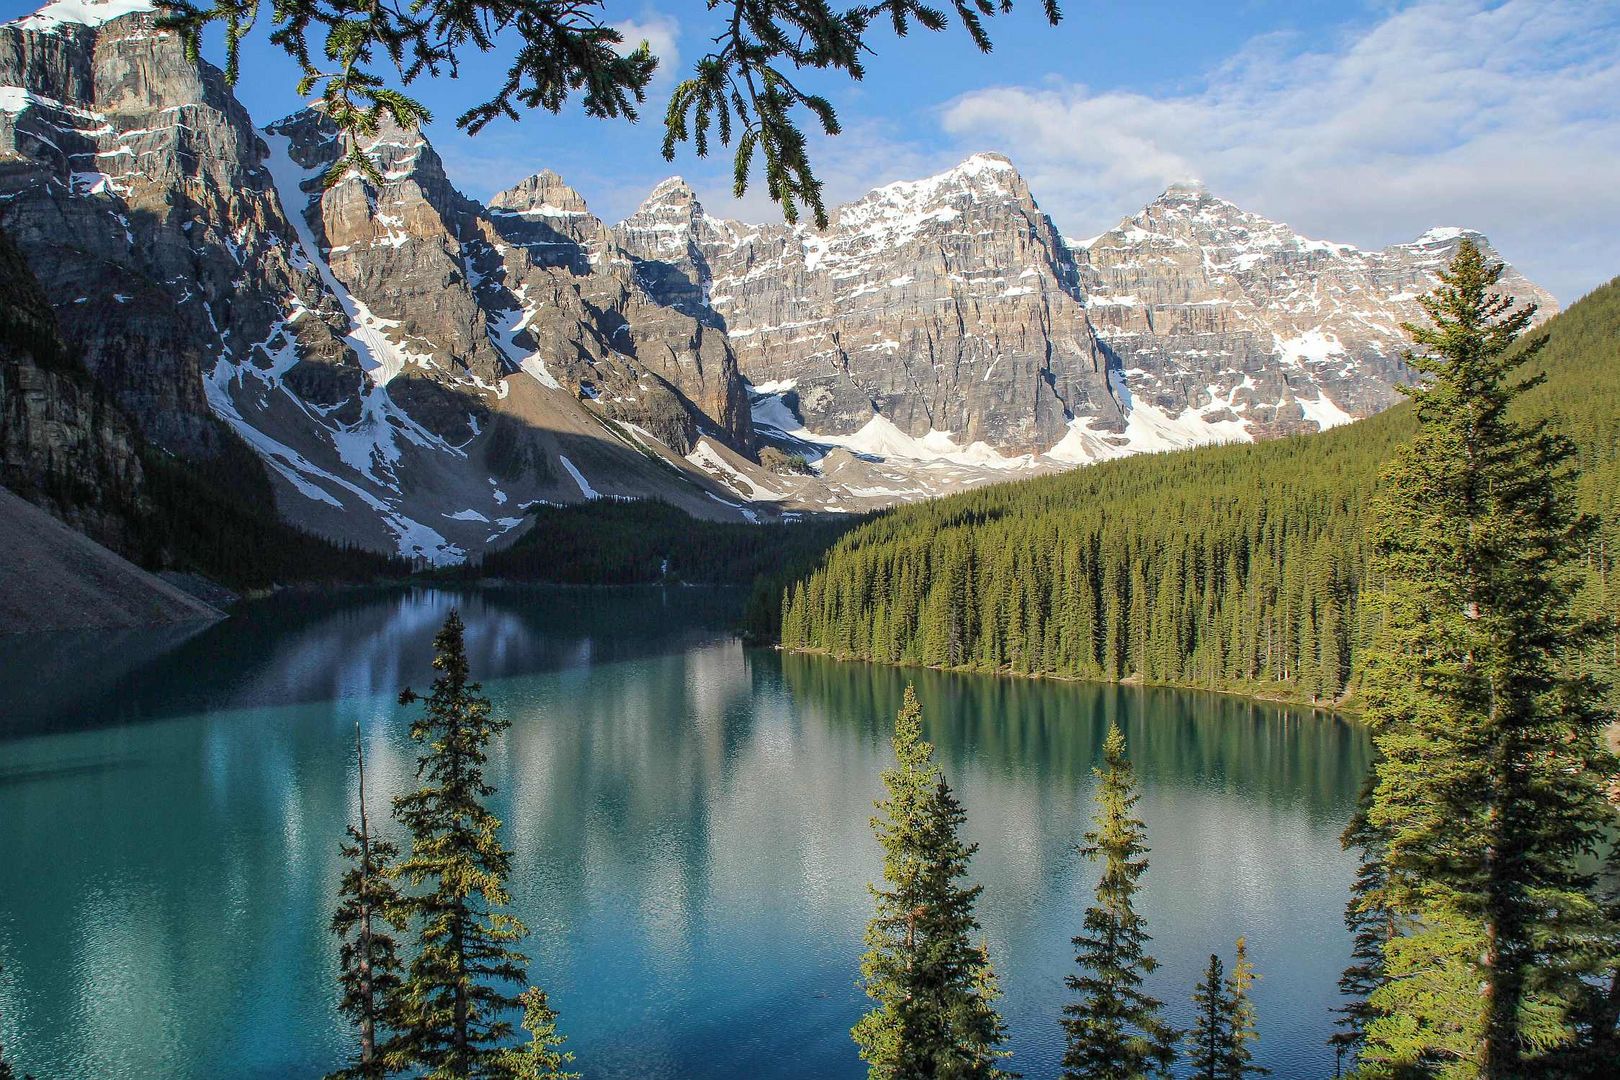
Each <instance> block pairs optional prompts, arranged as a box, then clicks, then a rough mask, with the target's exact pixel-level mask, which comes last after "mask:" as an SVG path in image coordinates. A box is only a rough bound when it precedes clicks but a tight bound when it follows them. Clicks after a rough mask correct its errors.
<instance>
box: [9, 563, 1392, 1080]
mask: <svg viewBox="0 0 1620 1080" xmlns="http://www.w3.org/2000/svg"><path fill="white" fill-rule="evenodd" d="M740 601H741V598H740V596H738V595H737V594H735V593H726V592H710V591H706V590H697V589H671V590H651V589H648V590H624V591H617V590H583V589H579V590H565V589H556V590H543V589H534V590H516V589H514V590H500V591H483V592H469V593H454V592H444V591H434V590H421V591H415V592H409V593H401V592H391V593H377V594H355V593H348V594H340V595H335V596H330V597H322V598H307V597H306V598H278V599H275V600H272V601H265V602H260V603H256V604H252V605H249V606H248V607H247V608H246V609H245V610H243V611H242V612H241V613H240V614H239V615H237V616H236V617H233V618H231V619H229V620H227V621H225V622H222V623H219V624H216V625H213V626H207V627H203V628H201V629H198V628H191V629H187V630H165V631H148V632H142V633H137V634H122V635H107V634H99V635H97V634H86V635H68V636H52V637H29V638H25V637H18V638H0V964H3V965H4V968H5V972H4V975H0V1042H3V1043H4V1045H5V1047H6V1049H7V1053H8V1055H9V1056H10V1057H11V1058H12V1059H13V1060H14V1061H15V1063H16V1064H17V1065H18V1066H20V1068H19V1070H18V1071H19V1075H20V1074H21V1073H22V1072H23V1071H24V1070H26V1071H30V1072H33V1073H34V1074H36V1075H37V1076H38V1077H39V1080H153V1078H164V1080H226V1078H230V1080H247V1078H277V1080H280V1078H284V1077H310V1078H314V1077H319V1076H321V1075H323V1074H324V1073H326V1072H327V1071H329V1070H331V1069H333V1068H336V1067H337V1066H338V1065H339V1064H340V1061H341V1059H342V1056H343V1054H344V1053H345V1051H346V1047H347V1040H348V1037H349V1035H348V1031H347V1029H346V1028H345V1027H344V1025H343V1023H342V1020H341V1018H340V1016H339V1014H338V1012H337V1009H336V1003H337V991H336V985H335V974H336V970H337V944H338V943H337V940H336V939H335V938H334V937H333V936H332V935H331V934H330V933H329V932H328V929H327V926H328V921H329V919H330V913H331V909H332V906H333V901H334V897H335V895H336V890H337V882H338V878H339V875H340V874H341V872H342V869H343V865H342V861H341V859H340V857H339V855H338V844H339V841H340V839H341V838H342V835H343V830H344V827H345V825H346V824H347V823H348V822H349V821H350V820H351V819H353V818H354V816H355V813H356V803H355V794H354V792H355V765H354V748H353V740H354V731H355V725H356V723H358V724H359V725H360V728H361V730H362V732H363V739H364V742H365V747H366V752H367V766H368V783H369V785H370V791H369V792H368V794H369V795H370V796H371V811H372V815H373V819H374V820H378V819H381V820H384V821H386V813H385V809H386V806H387V802H386V800H387V799H388V797H389V796H391V795H394V794H397V793H399V792H401V791H404V790H407V789H408V788H409V787H410V786H411V784H412V782H413V779H414V776H413V773H414V762H415V747H414V745H413V744H412V743H411V742H410V740H409V738H408V736H407V727H408V723H409V716H410V715H411V710H408V709H405V708H401V707H400V706H398V705H397V704H396V703H395V701H396V696H397V694H398V692H399V690H400V688H401V687H403V686H406V685H412V686H416V687H418V688H425V686H426V684H427V683H428V682H429V681H430V679H431V669H430V667H429V661H430V660H431V639H432V635H433V633H434V631H435V630H436V629H437V627H438V625H439V623H440V622H442V620H443V619H444V617H445V615H446V614H447V613H448V612H449V611H450V610H451V608H453V607H459V608H460V610H461V612H462V615H463V617H464V618H465V619H466V621H467V624H468V646H469V653H470V655H471V658H472V662H473V666H474V671H475V672H476V673H477V674H478V675H479V676H480V677H482V679H483V681H484V684H485V689H486V692H487V694H488V695H489V696H490V697H491V698H492V699H493V701H494V703H495V707H496V708H497V709H498V710H500V711H502V712H503V713H504V714H505V715H506V716H508V717H509V718H510V719H511V721H512V726H511V729H510V730H509V731H507V732H506V733H505V735H504V736H503V737H502V738H501V739H500V740H499V741H498V743H497V744H496V745H495V746H494V747H493V749H492V754H491V761H490V768H489V779H490V780H491V782H492V783H494V784H495V785H496V786H497V787H498V789H499V791H498V793H497V794H496V795H495V797H494V799H493V802H494V806H495V810H496V812H497V813H498V814H499V816H500V817H501V818H502V820H503V821H504V822H505V830H504V837H505V841H506V843H507V845H508V846H509V847H511V848H512V849H513V850H514V852H515V857H514V874H513V880H512V882H511V891H512V893H513V896H514V905H513V909H514V911H515V912H516V913H517V914H518V915H520V916H521V917H522V918H523V919H524V920H525V921H526V922H527V923H528V925H529V927H530V929H531V930H532V932H533V934H532V937H531V938H530V939H529V941H528V943H527V948H526V951H527V952H528V953H529V955H530V957H531V967H530V978H531V981H533V982H535V983H536V984H538V985H541V986H544V987H546V988H547V989H548V990H549V991H550V993H551V999H552V1003H553V1005H554V1006H555V1007H557V1008H558V1010H559V1011H560V1012H561V1025H562V1028H563V1030H564V1031H565V1032H566V1033H567V1034H568V1035H569V1037H570V1041H569V1046H570V1048H571V1049H573V1050H574V1051H575V1052H576V1053H577V1055H578V1060H577V1062H576V1065H577V1067H578V1068H579V1069H580V1070H581V1071H582V1072H584V1074H585V1075H586V1077H587V1078H588V1080H610V1078H611V1080H620V1078H622V1080H632V1078H633V1080H675V1078H681V1080H687V1078H694V1080H697V1078H715V1080H753V1078H765V1077H784V1078H789V1077H790V1078H806V1080H808V1078H833V1080H846V1078H847V1080H856V1078H859V1077H862V1076H864V1075H865V1071H864V1067H863V1065H862V1063H861V1061H860V1060H859V1058H858V1057H857V1056H856V1052H855V1048H854V1046H853V1044H852V1043H851V1042H850V1039H849V1034H848V1033H849V1028H850V1025H851V1024H853V1023H854V1022H855V1020H856V1019H857V1018H858V1017H859V1016H860V1015H861V1013H862V1012H863V1011H864V1007H865V1003H866V999H865V998H864V996H863V995H862V994H861V992H860V991H859V989H858V988H857V987H856V984H855V980H856V976H857V963H858V958H859V955H860V952H861V932H862V929H863V926H864V923H865V920H866V918H867V915H868V914H869V910H870V901H869V898H868V894H867V882H869V881H871V880H872V879H873V878H874V876H875V875H876V874H877V873H878V866H879V861H878V851H877V845H876V842H875V841H874V840H873V838H872V835H871V832H870V829H869V827H868V819H869V817H870V815H871V813H872V801H873V799H874V798H876V797H877V795H878V794H879V787H880V785H879V781H878V773H879V771H880V770H881V769H882V768H883V767H884V765H885V763H886V761H887V760H888V755H889V747H888V741H887V739H888V733H889V727H890V725H891V724H892V721H893V717H894V713H895V711H896V710H897V709H898V707H899V704H900V696H901V693H902V691H903V689H904V687H905V684H906V682H907V681H908V680H914V681H915V682H916V685H917V692H918V696H919V698H920V699H921V701H922V704H923V708H924V710H925V714H926V725H925V730H926V734H927V736H928V738H929V739H930V740H932V741H933V742H934V743H935V744H936V745H937V746H938V748H939V751H938V756H939V759H940V760H941V762H942V764H943V765H944V767H945V770H946V773H947V775H948V778H949V779H950V781H951V783H952V785H953V786H954V787H955V788H956V790H957V792H958V794H959V796H960V797H961V799H962V801H963V803H964V805H965V807H966V809H967V812H968V815H969V823H968V830H967V831H968V834H969V838H970V839H972V840H974V841H976V842H977V843H978V844H979V852H978V855H977V856H976V857H975V860H974V863H973V870H974V877H975V878H976V880H978V881H979V882H981V883H983V885H984V894H983V896H982V898H981V901H980V907H979V915H980V921H981V922H982V923H983V925H984V932H985V936H986V938H987V940H988V942H989V947H990V952H991V956H992V959H993V961H994V962H995V964H996V967H997V970H998V972H999V973H1000V976H1001V983H1002V987H1003V989H1004V990H1005V997H1004V999H1003V1000H1002V1002H1001V1005H1002V1008H1003V1012H1004V1014H1005V1015H1006V1017H1007V1019H1008V1022H1009V1027H1010V1031H1011V1037H1012V1038H1011V1046H1012V1049H1013V1050H1014V1057H1013V1058H1012V1060H1011V1062H1010V1066H1011V1067H1012V1068H1014V1069H1016V1070H1017V1071H1019V1072H1021V1073H1023V1074H1024V1076H1025V1077H1028V1078H1031V1080H1036V1078H1045V1077H1054V1076H1056V1075H1057V1073H1058V1071H1059V1069H1058V1061H1059V1058H1060V1056H1061V1054H1062V1033H1061V1031H1060V1030H1059V1028H1058V1017H1059V1014H1060V1011H1061V1009H1062V1006H1063V1004H1064V1002H1065V1000H1066V992H1065V990H1064V988H1063V978H1064V976H1065V975H1066V974H1067V973H1068V972H1069V970H1070V969H1071V967H1072V964H1073V959H1072V950H1071V947H1070V944H1069V939H1070V938H1071V937H1072V936H1073V935H1074V933H1075V932H1076V930H1077V929H1078V928H1079V925H1080V919H1081V914H1082V912H1083V910H1084V908H1085V905H1086V904H1087V902H1088V900H1089V898H1090V890H1091V887H1092V885H1093V883H1094V881H1095V870H1094V868H1093V867H1091V866H1090V865H1089V864H1087V863H1086V862H1085V861H1084V860H1082V859H1080V858H1079V857H1078V856H1077V855H1076V853H1075V851H1074V845H1075V844H1076V843H1077V842H1078V841H1079V839H1080V836H1081V833H1082V832H1083V831H1084V830H1085V829H1086V827H1087V824H1088V820H1089V815H1090V813H1091V796H1092V789H1093V779H1092V775H1091V768H1092V766H1093V765H1094V764H1096V763H1097V761H1098V760H1099V759H1100V756H1101V748H1102V741H1103V736H1104V734H1105V732H1106V730H1107V727H1108V724H1109V722H1110V721H1117V722H1118V723H1119V724H1120V725H1121V727H1122V728H1123V729H1124V731H1125V734H1126V737H1127V740H1128V743H1129V750H1130V754H1131V757H1132V759H1133V760H1134V761H1135V763H1136V766H1137V770H1138V773H1139V776H1140V778H1141V783H1142V799H1141V803H1140V804H1139V807H1138V809H1139V812H1140V814H1141V816H1142V817H1143V818H1144V819H1145V820H1146V821H1147V825H1148V835H1149V843H1150V845H1151V848H1152V853H1151V856H1150V858H1151V862H1152V866H1151V869H1150V870H1149V872H1148V875H1147V877H1146V879H1145V883H1146V884H1145V890H1144V893H1143V895H1142V897H1141V903H1140V910H1142V912H1143V913H1144V914H1145V915H1146V916H1147V919H1148V926H1149V929H1150V931H1151V933H1152V934H1153V944H1152V951H1153V952H1154V954H1155V955H1156V956H1157V957H1158V959H1159V960H1160V962H1161V966H1160V968H1159V970H1158V971H1157V972H1156V973H1155V974H1154V975H1153V977H1152V979H1151V982H1150V989H1151V990H1152V991H1153V992H1154V993H1156V994H1157V996H1159V997H1160V998H1162V999H1163V1000H1164V1001H1165V1002H1166V1004H1167V1009H1168V1012H1169V1015H1170V1018H1171V1019H1172V1021H1174V1022H1176V1023H1178V1024H1180V1025H1181V1026H1186V1025H1187V1024H1188V1023H1189V1022H1190V1013H1191V1007H1190V1003H1189V1001H1188V995H1189V994H1190V992H1191V990H1192V987H1193V984H1194V983H1195V982H1196V980H1197V978H1198V977H1199V974H1200V972H1201V970H1202V968H1203V966H1204V964H1205V963H1206V962H1207V960H1208V957H1209V954H1210V953H1211V952H1216V951H1218V952H1220V953H1221V954H1222V955H1223V956H1224V957H1226V958H1228V960H1229V958H1230V955H1231V950H1232V942H1233V939H1234V938H1236V937H1237V936H1238V935H1240V934H1244V935H1247V936H1248V939H1249V943H1250V952H1251V955H1252V957H1253V958H1254V960H1255V962H1256V964H1257V965H1258V968H1259V972H1260V974H1261V976H1262V978H1261V981H1260V983H1259V985H1258V987H1257V989H1256V993H1255V999H1256V1005H1257V1007H1258V1010H1259V1019H1260V1030H1261V1044H1260V1048H1259V1055H1258V1056H1259V1059H1260V1062H1261V1063H1262V1064H1264V1065H1266V1066H1268V1067H1270V1068H1271V1070H1272V1074H1273V1076H1274V1077H1276V1078H1278V1080H1290V1078H1295V1077H1300V1078H1314V1077H1329V1076H1332V1075H1333V1067H1334V1060H1333V1054H1332V1052H1331V1051H1330V1050H1329V1049H1328V1048H1327V1046H1326V1045H1325V1040H1326V1038H1327V1036H1328V1035H1329V1034H1330V1032H1331V1031H1332V1015H1331V1013H1330V1010H1331V1009H1332V1007H1333V1006H1334V1005H1335V1004H1336V1003H1337V1001H1338V998H1337V992H1336V986H1335V982H1336V979H1337V977H1338V973H1339V970H1340V969H1341V968H1342V967H1343V966H1344V964H1345V962H1346V960H1347V959H1348V955H1349V939H1348V936H1347V934H1346V932H1345V930H1344V927H1343V923H1342V909H1343V904H1344V900H1345V897H1346V894H1347V890H1348V886H1349V882H1350V879H1351V876H1352V873H1353V869H1354V866H1353V860H1352V859H1351V858H1350V857H1349V856H1348V855H1346V854H1345V853H1344V852H1343V851H1341V849H1340V846H1339V834H1340V832H1341V831H1342V830H1343V828H1344V825H1345V823H1346V821H1347V820H1348V818H1349V816H1350V814H1351V811H1352V809H1353V807H1354V803H1355V798H1356V793H1357V790H1358V788H1359V785H1360V783H1361V779H1362V777H1363V775H1364V774H1365V771H1366V769H1367V766H1368V762H1369V759H1370V756H1371V749H1370V745H1369V740H1368V738H1367V735H1366V733H1365V732H1364V731H1363V730H1362V729H1361V728H1360V727H1359V726H1357V725H1356V724H1354V723H1351V722H1347V721H1344V720H1341V719H1337V718H1334V717H1331V716H1327V715H1323V714H1320V713H1315V712H1312V711H1311V710H1308V709H1290V708H1286V707H1280V706H1273V705H1268V704H1262V703H1256V702H1249V701H1244V700H1241V699H1237V698H1232V697H1222V696H1217V695H1210V694H1199V693H1190V692H1180V691H1170V690H1156V689H1144V688H1140V687H1118V686H1093V685H1081V684H1064V683H1040V682H1030V681H1023V680H1012V679H995V678H989V677H977V676H953V675H941V674H938V673H933V672H926V671H923V672H918V671H900V670H891V669H886V668H878V667H870V666H866V665H857V664H841V663H836V662H832V661H826V660H821V659H816V658H808V657H798V656H782V655H780V654H778V653H776V652H774V651H770V650H759V649H749V648H745V647H744V646H743V645H742V644H741V643H739V642H738V641H737V640H736V639H735V638H734V637H733V636H732V635H731V633H730V632H729V629H728V628H729V627H730V626H731V625H732V623H733V621H734V619H735V616H736V609H737V608H738V606H739V605H740Z"/></svg>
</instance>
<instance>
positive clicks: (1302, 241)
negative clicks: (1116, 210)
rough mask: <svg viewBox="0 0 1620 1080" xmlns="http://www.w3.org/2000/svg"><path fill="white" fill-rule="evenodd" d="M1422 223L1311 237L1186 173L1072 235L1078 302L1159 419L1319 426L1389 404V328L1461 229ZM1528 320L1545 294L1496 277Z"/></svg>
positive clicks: (1251, 428) (1414, 310)
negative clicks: (1373, 243) (1413, 235)
mask: <svg viewBox="0 0 1620 1080" xmlns="http://www.w3.org/2000/svg"><path fill="white" fill-rule="evenodd" d="M1465 235H1466V236H1471V237H1472V238H1473V239H1474V240H1475V241H1476V242H1477V243H1480V244H1481V245H1482V246H1484V247H1485V249H1486V251H1487V253H1489V254H1492V255H1494V252H1491V249H1490V247H1489V245H1488V244H1487V243H1486V242H1485V238H1484V237H1482V236H1480V235H1479V234H1478V233H1467V232H1465V231H1464V230H1461V229H1435V230H1431V231H1430V232H1428V233H1426V234H1424V235H1423V236H1422V237H1420V238H1418V239H1417V240H1416V241H1414V242H1412V243H1410V244H1398V245H1395V246H1393V247H1389V248H1386V249H1384V250H1383V251H1372V252H1369V251H1361V250H1359V249H1357V248H1355V247H1352V246H1350V245H1349V244H1336V243H1330V242H1327V241H1322V240H1311V239H1307V238H1305V237H1302V236H1300V235H1298V234H1297V233H1295V232H1294V231H1293V230H1292V229H1290V228H1289V227H1288V226H1286V225H1282V224H1279V223H1277V222H1274V221H1268V220H1267V219H1265V218H1263V217H1260V216H1259V215H1258V214H1252V213H1248V212H1247V211H1244V210H1240V209H1239V208H1238V207H1236V206H1234V205H1232V204H1231V203H1229V202H1226V201H1225V200H1222V199H1218V198H1216V197H1214V196H1213V195H1211V194H1209V192H1207V191H1206V190H1204V188H1203V187H1202V186H1200V185H1197V184H1180V185H1175V186H1172V187H1171V188H1170V189H1169V190H1167V191H1166V192H1165V193H1164V194H1163V195H1161V196H1160V197H1159V198H1157V199H1155V200H1154V201H1153V202H1152V203H1150V204H1149V205H1148V206H1147V207H1146V208H1145V209H1143V210H1142V212H1141V213H1139V214H1137V215H1135V216H1134V217H1131V218H1127V219H1126V220H1125V221H1123V222H1121V223H1120V224H1119V225H1118V226H1117V227H1116V228H1114V229H1111V230H1109V231H1108V232H1106V233H1103V234H1102V235H1101V236H1098V237H1095V238H1093V239H1091V240H1088V241H1082V242H1071V247H1072V249H1073V250H1074V252H1075V255H1076V259H1077V262H1078V265H1079V271H1080V284H1081V289H1082V291H1083V292H1084V294H1085V298H1086V309H1087V313H1088V315H1089V317H1090V320H1091V324H1092V326H1093V328H1094V329H1095V331H1096V333H1097V336H1098V337H1099V338H1100V339H1101V340H1102V341H1103V343H1104V344H1105V346H1106V348H1107V350H1108V351H1109V353H1110V354H1111V356H1112V358H1113V359H1114V360H1115V362H1116V364H1117V367H1118V369H1119V371H1120V379H1121V382H1122V383H1123V384H1124V385H1125V386H1126V387H1128V389H1129V392H1130V393H1131V394H1132V396H1133V397H1134V399H1135V400H1137V401H1140V402H1142V403H1145V404H1147V405H1149V406H1151V407H1152V408H1153V409H1154V410H1156V411H1157V412H1159V413H1161V414H1163V415H1164V416H1167V417H1172V418H1185V420H1186V422H1188V423H1191V422H1195V418H1196V422H1202V423H1204V424H1207V425H1210V426H1211V427H1212V428H1222V429H1228V430H1231V431H1233V432H1234V433H1239V432H1241V434H1242V435H1246V436H1248V437H1252V438H1262V437H1267V436H1273V435H1283V434H1290V433H1293V432H1297V431H1309V430H1313V429H1315V428H1321V427H1328V426H1332V425H1333V424H1337V423H1342V422H1345V421H1347V420H1349V419H1352V418H1355V417H1361V416H1368V415H1370V414H1372V413H1374V412H1376V411H1378V410H1380V409H1382V408H1385V407H1386V406H1388V405H1389V404H1391V403H1392V402H1393V401H1394V399H1395V397H1396V394H1395V391H1394V386H1395V384H1396V383H1398V382H1400V381H1401V380H1403V379H1405V378H1409V377H1410V375H1411V372H1409V371H1407V370H1406V369H1405V367H1404V366H1403V365H1402V363H1401V360H1400V358H1401V355H1402V353H1403V352H1404V351H1405V350H1406V348H1407V347H1408V345H1409V342H1408V341H1407V338H1406V335H1405V334H1404V333H1403V332H1402V331H1401V328H1400V326H1401V323H1402V322H1403V321H1405V322H1417V323H1420V324H1421V323H1423V322H1424V320H1425V316H1424V314H1423V312H1422V309H1421V308H1419V307H1418V305H1417V303H1416V298H1417V296H1418V295H1420V294H1422V293H1424V292H1427V291H1428V290H1429V289H1430V288H1431V287H1433V285H1434V283H1435V280H1436V274H1437V272H1438V271H1439V270H1440V269H1442V268H1443V267H1444V266H1445V265H1446V263H1447V262H1449V261H1450V259H1451V257H1452V255H1453V254H1455V252H1456V249H1457V244H1458V242H1459V241H1460V240H1461V239H1462V237H1463V236H1465ZM1504 284H1505V286H1506V287H1507V288H1508V289H1509V291H1511V292H1513V293H1514V294H1515V295H1517V296H1518V297H1519V298H1520V300H1522V301H1534V302H1536V303H1537V304H1539V305H1540V307H1541V312H1542V314H1543V316H1550V315H1551V314H1553V313H1554V312H1556V311H1557V309H1558V305H1557V303H1556V301H1554V300H1553V298H1552V297H1551V296H1550V295H1548V294H1547V293H1546V291H1545V290H1543V289H1541V288H1539V287H1537V286H1536V285H1534V284H1532V283H1531V282H1529V281H1527V280H1525V279H1524V277H1523V276H1521V275H1519V274H1518V273H1517V272H1510V273H1509V274H1508V275H1507V277H1506V278H1505V281H1504Z"/></svg>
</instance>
